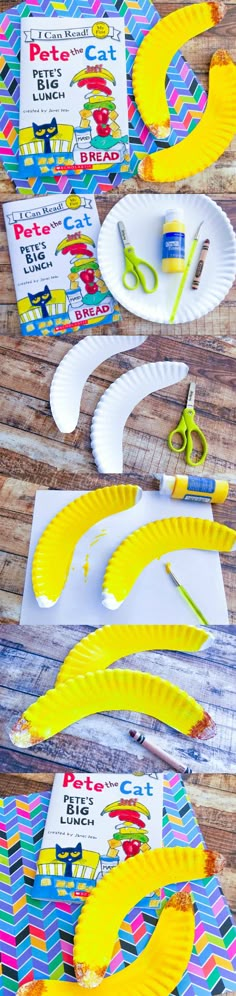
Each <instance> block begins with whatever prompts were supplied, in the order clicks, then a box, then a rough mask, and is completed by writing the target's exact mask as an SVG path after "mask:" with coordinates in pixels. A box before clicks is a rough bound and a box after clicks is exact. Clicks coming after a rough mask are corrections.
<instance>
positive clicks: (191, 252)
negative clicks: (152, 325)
mask: <svg viewBox="0 0 236 996" xmlns="http://www.w3.org/2000/svg"><path fill="white" fill-rule="evenodd" d="M197 244H198V239H194V241H193V242H192V245H191V248H190V250H189V254H188V259H187V262H186V266H185V269H184V272H183V276H182V277H181V281H180V284H179V287H178V291H177V294H176V298H175V301H174V304H173V308H172V312H171V316H170V319H169V321H170V324H171V323H172V322H174V320H175V316H176V312H177V310H178V307H179V302H180V300H181V297H182V293H183V289H184V286H185V284H186V280H187V276H188V272H189V269H190V266H191V262H192V259H193V256H194V253H195V249H196V246H197Z"/></svg>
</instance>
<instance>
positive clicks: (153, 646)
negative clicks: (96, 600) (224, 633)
mask: <svg viewBox="0 0 236 996" xmlns="http://www.w3.org/2000/svg"><path fill="white" fill-rule="evenodd" d="M212 639H213V637H212V635H211V634H210V633H208V632H207V631H206V630H204V629H200V628H198V627H197V626H186V625H182V626H178V625H163V626H162V625H159V626H151V625H140V626H134V625H127V626H122V625H121V626H102V628H101V629H96V630H94V631H93V633H89V634H88V636H85V637H84V638H83V640H80V643H76V644H75V646H74V647H72V650H70V652H69V654H67V657H65V660H64V662H63V664H62V666H61V668H60V671H59V672H58V675H57V679H56V685H59V684H61V683H62V682H63V683H64V682H65V681H68V679H69V678H76V677H77V675H78V674H87V673H88V671H101V670H103V669H104V670H105V668H107V667H109V666H110V664H114V662H115V661H117V660H119V659H120V658H121V657H128V656H129V655H130V654H137V653H140V652H142V651H145V650H146V651H147V650H173V651H180V652H183V653H196V652H197V651H198V650H201V649H203V650H206V648H207V647H208V646H209V644H210V643H211V642H212Z"/></svg>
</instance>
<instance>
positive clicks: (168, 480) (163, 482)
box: [154, 474, 175, 497]
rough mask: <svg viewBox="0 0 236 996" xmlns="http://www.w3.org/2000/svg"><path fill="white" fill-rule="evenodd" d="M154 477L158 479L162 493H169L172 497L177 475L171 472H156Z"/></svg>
mask: <svg viewBox="0 0 236 996" xmlns="http://www.w3.org/2000/svg"><path fill="white" fill-rule="evenodd" d="M154 477H155V480H156V481H159V484H160V487H159V492H160V494H161V495H169V497H171V495H172V491H173V489H174V486H175V477H171V476H170V474H154Z"/></svg>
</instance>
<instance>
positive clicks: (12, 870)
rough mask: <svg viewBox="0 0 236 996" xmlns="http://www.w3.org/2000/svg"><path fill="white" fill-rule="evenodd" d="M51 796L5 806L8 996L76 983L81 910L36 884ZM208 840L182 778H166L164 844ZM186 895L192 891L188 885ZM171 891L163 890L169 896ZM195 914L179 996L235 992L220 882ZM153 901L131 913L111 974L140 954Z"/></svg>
mask: <svg viewBox="0 0 236 996" xmlns="http://www.w3.org/2000/svg"><path fill="white" fill-rule="evenodd" d="M48 802H49V793H47V794H45V795H40V796H38V795H29V796H21V797H19V798H18V799H15V798H13V797H9V798H8V799H5V800H1V803H0V908H1V922H0V964H1V968H0V975H2V996H9V994H10V993H16V992H17V988H18V985H19V983H21V984H23V983H24V982H30V981H31V980H32V979H33V978H35V979H40V978H46V979H48V978H51V979H58V980H61V979H63V980H66V981H74V982H75V979H74V973H73V958H72V947H73V934H74V927H75V922H76V918H77V916H78V911H77V910H76V909H75V908H74V907H73V906H72V907H70V906H69V904H66V903H56V904H54V905H53V904H52V903H47V904H43V903H39V902H38V901H36V900H35V901H33V900H32V898H31V885H32V880H33V877H34V873H35V868H36V860H37V856H38V852H39V849H40V843H41V839H42V835H43V828H44V824H45V819H46V814H47V808H48ZM201 842H202V835H201V832H200V830H199V826H198V824H197V821H196V818H195V816H194V813H193V810H192V807H191V805H190V802H189V800H188V797H187V794H186V788H185V787H184V785H183V782H182V781H181V779H180V777H179V775H173V776H170V777H169V778H164V808H163V844H164V846H165V847H173V846H174V845H176V844H179V845H183V846H184V845H186V844H191V845H192V847H196V846H197V845H198V844H200V843H201ZM185 889H186V892H189V891H190V885H189V883H187V884H186V885H185ZM175 891H176V887H174V886H172V887H171V888H168V889H166V890H165V893H164V892H163V897H162V898H164V896H165V897H169V896H170V895H172V894H173V893H174V892H175ZM191 893H192V895H193V898H194V910H195V922H196V931H195V943H194V948H193V953H192V956H191V961H190V963H189V967H188V971H187V972H186V973H185V975H184V976H183V978H182V980H181V982H180V984H179V985H178V987H177V988H176V989H175V990H174V994H173V996H207V994H208V996H209V994H210V993H212V996H218V994H220V993H224V991H225V989H227V990H228V991H229V992H235V979H236V930H235V928H234V926H233V924H232V920H231V917H230V912H229V909H228V907H227V905H226V902H225V899H224V896H223V894H222V891H221V889H220V887H219V884H218V881H217V879H216V878H210V879H207V880H206V881H205V882H199V883H194V884H193V886H191ZM158 909H159V902H158V899H157V901H155V898H153V897H152V899H151V900H150V904H149V908H148V909H147V906H146V907H145V908H143V909H142V904H139V906H138V907H136V908H135V909H133V910H132V912H131V913H129V914H128V916H127V917H126V919H125V921H124V923H123V924H122V926H121V929H120V933H119V940H118V941H117V945H116V949H115V953H114V956H113V959H112V962H111V964H110V968H109V973H108V974H111V973H113V972H115V971H117V970H119V969H121V968H124V967H125V966H126V965H128V964H130V962H132V961H133V960H134V958H136V956H137V955H138V954H139V953H140V951H142V949H143V948H144V947H145V945H146V944H147V942H148V939H149V937H150V935H151V934H152V932H153V930H154V927H155V924H156V921H157V918H158Z"/></svg>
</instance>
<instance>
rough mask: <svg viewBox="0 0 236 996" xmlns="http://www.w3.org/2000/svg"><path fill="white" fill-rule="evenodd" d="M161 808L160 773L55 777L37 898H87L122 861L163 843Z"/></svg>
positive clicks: (69, 773) (39, 865)
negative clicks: (151, 774)
mask: <svg viewBox="0 0 236 996" xmlns="http://www.w3.org/2000/svg"><path fill="white" fill-rule="evenodd" d="M162 809H163V780H162V775H157V776H149V775H140V774H138V775H129V774H128V775H124V774H117V773H115V774H112V773H109V772H99V774H94V772H93V774H89V773H84V772H72V771H67V772H65V773H64V774H58V775H55V778H54V783H53V789H52V794H51V799H50V803H49V809H48V815H47V819H46V824H45V829H44V835H43V841H42V847H41V850H40V854H39V858H38V862H37V872H36V877H35V882H34V898H36V899H43V900H47V899H57V900H58V901H59V900H63V899H64V900H65V901H66V899H67V900H68V899H69V900H70V902H75V903H78V904H80V903H81V902H83V901H84V899H86V897H87V896H88V895H89V893H90V892H91V890H92V889H94V888H95V886H96V883H97V882H98V881H99V880H100V879H101V878H102V877H103V876H104V875H106V874H107V872H109V871H110V869H111V868H114V867H115V866H116V865H118V864H119V862H120V861H126V860H127V859H128V858H130V857H133V855H134V854H138V853H139V851H145V850H147V849H148V848H152V847H161V846H162ZM158 902H159V894H156V893H155V894H154V895H152V897H149V898H148V899H147V905H150V904H151V905H155V906H156V905H158Z"/></svg>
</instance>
